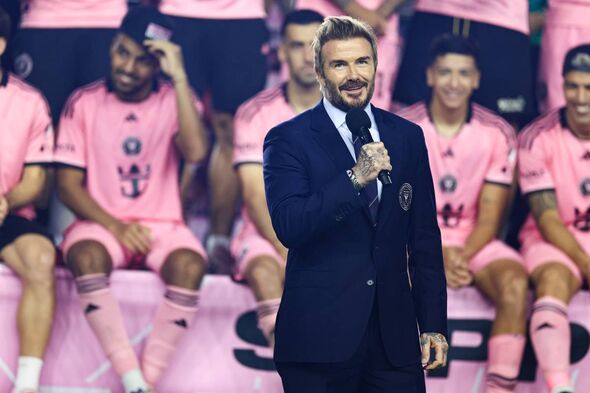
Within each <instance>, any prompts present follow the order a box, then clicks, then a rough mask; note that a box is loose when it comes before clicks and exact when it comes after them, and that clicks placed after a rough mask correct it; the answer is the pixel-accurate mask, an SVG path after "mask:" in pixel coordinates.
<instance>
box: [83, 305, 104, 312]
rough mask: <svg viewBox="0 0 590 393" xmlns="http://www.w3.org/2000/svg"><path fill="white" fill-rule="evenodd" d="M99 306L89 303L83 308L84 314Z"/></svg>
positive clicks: (97, 308)
mask: <svg viewBox="0 0 590 393" xmlns="http://www.w3.org/2000/svg"><path fill="white" fill-rule="evenodd" d="M99 309H100V307H98V306H97V305H96V304H92V303H90V304H89V305H88V306H86V308H85V309H84V314H90V313H91V312H93V311H96V310H99Z"/></svg>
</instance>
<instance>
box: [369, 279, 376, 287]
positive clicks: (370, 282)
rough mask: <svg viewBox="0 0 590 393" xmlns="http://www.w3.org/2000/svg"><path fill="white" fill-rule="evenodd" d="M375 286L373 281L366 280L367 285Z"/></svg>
mask: <svg viewBox="0 0 590 393" xmlns="http://www.w3.org/2000/svg"><path fill="white" fill-rule="evenodd" d="M374 284H375V281H373V280H367V285H368V286H370V287H372V286H373V285H374Z"/></svg>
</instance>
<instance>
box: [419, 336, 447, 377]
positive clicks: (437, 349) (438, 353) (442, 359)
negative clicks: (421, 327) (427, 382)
mask: <svg viewBox="0 0 590 393" xmlns="http://www.w3.org/2000/svg"><path fill="white" fill-rule="evenodd" d="M420 348H421V350H422V368H423V369H425V370H434V369H435V368H439V367H444V366H446V365H447V353H448V352H449V344H447V339H446V338H445V336H443V335H442V334H440V333H422V334H421V335H420ZM433 349H434V360H433V361H430V354H431V352H432V350H433Z"/></svg>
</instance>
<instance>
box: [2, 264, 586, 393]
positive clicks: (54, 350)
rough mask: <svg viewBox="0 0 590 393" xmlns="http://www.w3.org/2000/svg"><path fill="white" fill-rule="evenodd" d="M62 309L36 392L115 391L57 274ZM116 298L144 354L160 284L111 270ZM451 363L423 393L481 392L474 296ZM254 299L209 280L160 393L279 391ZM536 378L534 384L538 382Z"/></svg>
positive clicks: (8, 314)
mask: <svg viewBox="0 0 590 393" xmlns="http://www.w3.org/2000/svg"><path fill="white" fill-rule="evenodd" d="M57 281H58V282H57V297H58V307H57V313H56V319H55V325H54V329H53V332H52V337H51V342H50V346H49V349H48V354H47V358H46V366H45V368H44V371H43V375H42V389H41V392H42V393H110V392H120V391H121V388H120V386H119V381H118V378H117V377H116V375H115V374H114V372H113V370H112V369H111V367H110V365H109V363H108V361H107V360H106V359H105V356H104V355H103V354H102V351H101V349H100V347H99V346H98V342H97V341H96V339H95V337H94V335H93V334H92V332H91V331H90V329H89V327H88V325H87V323H86V320H85V319H84V316H83V314H82V312H81V310H80V308H79V305H78V300H77V295H76V291H75V288H74V284H73V282H72V280H71V277H70V276H69V274H68V273H67V272H65V271H59V272H58V280H57ZM112 288H113V291H114V293H115V296H116V297H117V298H119V299H121V307H122V310H123V313H124V316H125V323H126V327H127V331H128V332H129V335H130V337H131V338H132V340H133V343H134V347H135V348H136V350H137V352H138V353H141V351H142V349H143V345H144V343H145V338H146V337H147V335H148V334H149V332H150V329H151V327H150V322H151V317H152V315H153V313H154V312H155V310H156V307H157V305H158V303H159V301H160V300H161V296H162V293H163V287H162V285H161V283H160V281H159V280H158V278H157V277H156V276H154V275H153V274H151V273H148V272H130V271H117V272H115V273H114V274H113V277H112ZM19 294H20V285H19V283H18V280H17V279H16V278H15V277H14V276H13V275H12V274H11V273H10V272H8V271H7V270H6V269H1V268H0V310H1V311H2V318H0V334H1V337H2V346H1V347H0V392H3V393H4V392H9V391H10V386H11V382H10V381H11V379H13V378H14V371H15V363H16V358H17V351H18V341H17V336H16V328H15V314H16V308H17V300H18V297H19ZM449 299H450V302H449V317H450V320H449V326H450V329H451V334H452V336H451V346H452V348H451V351H450V366H449V367H448V368H447V369H445V370H443V371H441V372H438V373H437V374H438V375H431V376H430V377H429V378H428V386H429V388H428V392H429V393H443V392H445V393H446V392H448V393H451V392H452V393H464V392H466V393H471V392H473V393H477V392H483V386H482V385H483V383H484V380H485V378H484V377H485V361H484V360H483V359H485V356H486V351H485V348H486V342H487V341H486V340H487V334H488V332H489V328H490V325H491V318H492V316H493V310H492V309H491V308H490V306H489V304H487V303H486V302H485V301H484V300H482V299H481V297H480V296H479V295H478V294H477V292H476V291H475V290H473V289H465V290H461V291H450V293H449ZM254 304H255V302H254V299H253V297H252V295H251V293H250V291H249V289H248V288H246V287H245V286H243V285H239V284H235V283H233V282H231V281H230V280H229V278H227V277H217V276H208V277H206V279H205V282H204V286H203V290H202V295H201V306H200V307H201V308H200V310H199V312H198V314H197V319H196V321H195V323H194V324H193V326H192V327H191V329H190V330H189V331H188V333H187V335H186V336H185V337H184V339H183V341H182V342H181V345H180V350H179V351H178V353H177V354H176V356H175V357H174V359H173V361H172V363H171V364H170V368H169V371H168V372H167V374H166V375H165V376H164V378H163V380H162V383H161V384H160V386H159V389H158V392H160V393H249V392H263V393H280V392H282V389H281V386H280V378H279V377H278V375H277V374H276V373H275V372H274V366H273V363H272V360H271V352H270V350H269V349H268V348H266V347H265V346H264V340H263V338H262V335H261V333H260V332H259V331H258V329H257V328H256V317H255V311H254ZM589 311H590V295H589V294H588V293H587V292H586V293H582V294H579V295H578V296H577V297H576V298H575V299H574V301H573V303H572V305H571V307H570V315H571V318H572V326H573V332H574V339H575V345H574V348H575V350H574V352H573V358H574V360H575V362H574V364H573V366H572V369H573V370H574V374H575V376H576V377H577V384H576V386H577V387H578V389H579V391H583V392H587V391H590V375H589V374H590V373H588V372H585V373H584V372H581V370H590V354H589V353H588V347H589V345H590V344H589V338H588V337H589V335H588V332H589V331H590V313H589ZM526 359H527V362H526V364H525V366H524V367H523V373H522V378H523V379H524V380H532V379H534V377H535V373H536V365H535V362H534V356H532V351H530V348H528V354H527V358H526ZM537 379H538V380H539V377H538V375H537ZM542 386H543V384H542V383H541V382H540V380H539V382H537V383H531V382H522V383H520V384H519V388H518V390H517V392H519V393H525V392H526V393H533V392H534V393H542V392H544V388H543V387H542Z"/></svg>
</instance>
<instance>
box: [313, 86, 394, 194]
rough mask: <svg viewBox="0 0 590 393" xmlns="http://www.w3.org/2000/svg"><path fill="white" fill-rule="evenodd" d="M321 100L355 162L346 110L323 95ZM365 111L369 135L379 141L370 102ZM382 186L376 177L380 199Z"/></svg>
mask: <svg viewBox="0 0 590 393" xmlns="http://www.w3.org/2000/svg"><path fill="white" fill-rule="evenodd" d="M322 102H323V103H324V108H326V112H328V116H329V117H330V120H332V123H334V126H336V129H337V130H338V133H339V134H340V136H341V137H342V140H343V141H344V143H345V144H346V147H347V148H348V151H349V152H350V155H351V156H352V159H353V160H354V162H356V155H355V154H354V144H353V143H352V141H353V136H352V132H350V130H349V129H348V126H347V125H346V112H344V111H342V110H340V109H338V108H336V107H335V106H334V105H332V103H331V102H330V101H328V100H327V99H326V98H325V97H324V99H323V100H322ZM365 112H366V113H367V115H368V116H369V119H371V129H370V130H369V131H370V132H371V137H372V138H373V141H375V142H380V141H381V138H380V137H379V129H378V128H377V123H376V122H375V116H373V112H372V111H371V104H367V106H366V107H365ZM349 169H350V168H349ZM382 188H383V185H382V184H381V182H380V181H379V179H377V196H378V197H379V200H381V189H382Z"/></svg>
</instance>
